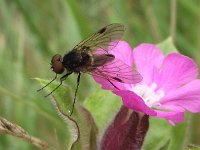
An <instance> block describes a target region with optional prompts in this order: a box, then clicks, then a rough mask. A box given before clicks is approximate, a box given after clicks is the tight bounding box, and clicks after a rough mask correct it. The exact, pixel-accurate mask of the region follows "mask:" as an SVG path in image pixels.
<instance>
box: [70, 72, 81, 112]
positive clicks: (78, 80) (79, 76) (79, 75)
mask: <svg viewBox="0 0 200 150" xmlns="http://www.w3.org/2000/svg"><path fill="white" fill-rule="evenodd" d="M80 78H81V73H80V72H79V73H78V77H77V85H76V91H75V95H74V100H73V104H72V111H71V113H70V116H71V115H72V114H73V111H74V104H75V102H76V94H77V92H78V87H79V83H80Z"/></svg>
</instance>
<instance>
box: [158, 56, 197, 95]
mask: <svg viewBox="0 0 200 150" xmlns="http://www.w3.org/2000/svg"><path fill="white" fill-rule="evenodd" d="M160 69H161V70H160V73H159V75H158V76H154V82H156V83H157V85H158V88H160V89H162V90H164V91H165V92H171V91H173V90H175V89H176V88H179V87H180V86H182V85H184V84H186V83H188V82H190V81H192V80H193V79H196V78H197V76H198V68H197V65H196V63H195V62H194V61H193V60H192V59H191V58H189V57H187V56H184V55H181V54H178V53H171V54H169V55H168V56H167V57H166V58H165V59H164V61H163V65H162V67H161V68H160ZM156 75H157V74H156Z"/></svg>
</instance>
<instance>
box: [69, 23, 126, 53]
mask: <svg viewBox="0 0 200 150" xmlns="http://www.w3.org/2000/svg"><path fill="white" fill-rule="evenodd" d="M123 33H124V26H123V25H122V24H119V23H114V24H110V25H108V26H105V27H104V28H102V29H100V30H99V31H98V32H96V33H94V34H92V35H91V36H89V37H88V38H87V39H85V40H83V41H82V42H80V43H79V44H78V45H76V46H75V47H74V48H73V50H78V51H81V50H92V51H95V50H97V49H102V50H104V51H105V52H107V51H108V49H109V50H111V49H113V48H114V47H115V46H116V45H117V44H118V42H119V40H120V39H121V38H122V36H123Z"/></svg>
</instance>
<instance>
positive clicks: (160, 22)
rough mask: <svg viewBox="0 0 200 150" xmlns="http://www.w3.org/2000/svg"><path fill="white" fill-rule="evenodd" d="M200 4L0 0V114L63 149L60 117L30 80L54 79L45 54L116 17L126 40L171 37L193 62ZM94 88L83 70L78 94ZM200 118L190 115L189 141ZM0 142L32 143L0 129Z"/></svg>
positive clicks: (199, 49)
mask: <svg viewBox="0 0 200 150" xmlns="http://www.w3.org/2000/svg"><path fill="white" fill-rule="evenodd" d="M199 7H200V1H194V0H193V1H188V0H163V1H160V0H101V1H97V0H76V1H75V0H57V1H54V0H46V1H41V0H34V1H27V0H0V116H2V117H5V118H7V119H8V120H10V121H12V122H15V123H17V124H18V125H20V126H22V127H23V128H24V129H26V130H27V131H28V132H29V134H31V135H34V136H37V137H39V138H41V139H43V140H45V141H47V142H48V143H50V145H54V146H56V147H58V148H59V149H63V148H64V146H65V136H66V135H65V133H64V132H65V124H64V123H63V121H62V120H61V119H60V118H59V117H58V115H57V114H56V112H55V110H54V108H53V107H52V105H51V103H50V101H49V99H48V98H44V97H43V96H44V95H45V93H42V92H41V93H37V92H36V90H37V89H38V88H40V86H39V84H38V83H37V82H36V81H35V80H33V79H32V78H35V77H40V78H49V79H51V78H53V76H54V74H53V73H52V72H51V70H50V69H49V68H50V64H49V63H50V59H51V57H52V55H54V54H55V53H59V54H62V55H63V54H65V53H66V52H67V51H69V50H71V49H72V48H73V46H74V45H75V44H77V43H78V42H80V41H81V40H82V39H84V38H85V37H87V36H88V35H90V34H91V33H93V32H95V31H97V30H98V29H100V28H101V27H103V26H105V25H107V24H110V23H114V22H119V23H122V24H124V25H125V26H126V32H125V36H124V39H125V40H127V41H128V42H129V43H130V44H131V45H132V46H133V47H134V46H136V45H138V44H140V43H142V42H150V43H159V42H161V41H163V40H164V39H166V38H167V37H169V36H172V37H173V40H174V43H175V45H176V47H177V48H178V50H180V52H181V53H183V54H185V55H188V56H190V57H192V58H194V59H195V60H196V62H197V63H198V65H200V59H199V57H200V11H199ZM75 81H76V80H75V76H71V77H70V78H69V79H68V80H67V81H66V83H68V84H69V85H71V86H72V88H73V89H74V88H75ZM85 87H87V88H85ZM97 87H98V85H97V84H96V83H94V81H93V80H92V79H91V77H90V76H89V75H85V76H83V78H82V81H81V85H80V89H79V92H78V99H79V101H83V100H84V98H86V97H87V96H89V95H90V93H91V92H92V91H94V90H95V89H96V88H97ZM199 125H200V115H198V114H194V115H192V116H191V123H190V129H191V130H190V131H189V132H188V133H189V135H188V138H189V140H190V143H193V144H197V145H200V140H199V139H200V128H199ZM1 149H6V150H12V149H13V150H17V149H20V150H21V149H37V148H35V147H33V146H32V145H30V144H28V143H25V142H24V141H22V140H21V139H18V138H15V137H11V136H8V135H0V150H1Z"/></svg>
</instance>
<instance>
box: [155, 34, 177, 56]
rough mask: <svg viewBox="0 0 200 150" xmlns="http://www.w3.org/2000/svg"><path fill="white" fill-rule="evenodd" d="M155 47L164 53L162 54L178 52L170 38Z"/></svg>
mask: <svg viewBox="0 0 200 150" xmlns="http://www.w3.org/2000/svg"><path fill="white" fill-rule="evenodd" d="M157 46H158V47H159V48H160V49H161V50H162V51H163V52H164V54H168V53H171V52H178V50H177V49H176V47H175V45H174V43H173V41H172V38H171V37H169V38H167V39H166V40H164V41H163V42H161V43H158V44H157Z"/></svg>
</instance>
